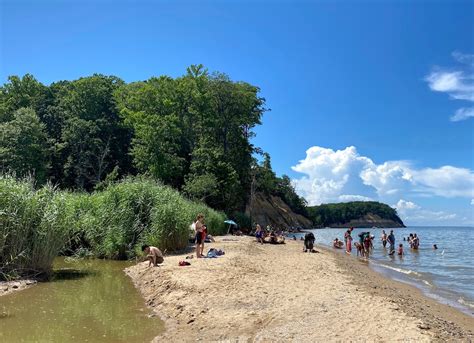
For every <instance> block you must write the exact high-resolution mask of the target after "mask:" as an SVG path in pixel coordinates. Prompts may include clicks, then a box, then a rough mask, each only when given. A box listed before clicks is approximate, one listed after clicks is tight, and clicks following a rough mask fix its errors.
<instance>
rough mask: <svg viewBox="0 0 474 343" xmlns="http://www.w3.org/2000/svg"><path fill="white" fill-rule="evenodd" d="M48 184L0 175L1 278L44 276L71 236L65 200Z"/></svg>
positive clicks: (63, 194) (62, 194) (65, 194)
mask: <svg viewBox="0 0 474 343" xmlns="http://www.w3.org/2000/svg"><path fill="white" fill-rule="evenodd" d="M66 196H67V193H65V192H62V193H60V192H57V191H56V190H55V189H54V188H53V187H52V186H50V185H46V186H44V187H42V188H41V189H40V190H38V191H35V190H34V188H33V183H32V182H31V181H30V180H23V181H17V180H15V179H14V178H13V177H11V176H8V175H0V260H1V261H2V264H1V265H0V278H2V279H8V278H12V277H15V276H17V275H20V274H21V275H30V276H44V277H47V276H48V275H49V273H50V272H51V266H52V262H53V259H54V258H55V257H56V256H57V255H58V253H59V252H60V251H61V248H62V247H63V246H64V245H65V244H66V242H67V241H68V239H69V237H70V229H69V225H68V222H67V221H66V220H64V219H65V218H64V215H63V214H64V213H65V203H66V202H65V201H64V200H65V197H66Z"/></svg>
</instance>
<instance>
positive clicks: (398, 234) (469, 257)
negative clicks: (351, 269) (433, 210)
mask: <svg viewBox="0 0 474 343" xmlns="http://www.w3.org/2000/svg"><path fill="white" fill-rule="evenodd" d="M345 231H346V229H318V230H313V232H314V234H315V236H316V243H319V244H324V245H328V246H332V241H333V239H334V238H336V237H338V238H339V239H340V240H344V232H345ZM363 231H370V232H371V234H373V235H375V239H374V252H373V253H372V255H371V257H370V262H369V265H370V266H371V267H373V268H374V269H376V270H377V271H379V272H382V273H384V274H386V275H388V276H390V277H392V278H394V279H397V280H400V281H404V282H408V283H411V284H414V285H416V286H418V287H419V288H421V289H422V290H423V291H424V292H425V293H426V294H428V295H430V296H432V297H434V298H436V299H437V300H439V301H441V302H443V303H449V304H450V305H452V306H456V307H458V308H460V309H461V310H463V311H464V312H466V313H469V314H471V315H474V247H473V242H474V228H472V227H409V228H403V229H394V234H395V238H396V247H397V248H398V244H399V243H402V244H403V248H404V252H405V255H404V256H402V257H400V256H397V255H395V256H389V255H388V244H387V248H386V249H384V248H383V247H382V243H381V240H380V237H381V234H382V229H354V232H353V234H352V237H353V238H354V242H355V241H357V240H358V237H357V234H358V233H360V232H363ZM385 232H387V234H389V233H390V229H385ZM410 233H416V234H417V235H418V237H419V238H420V247H419V249H418V250H412V249H410V247H409V244H408V242H404V241H403V237H408V235H409V234H410ZM300 236H304V235H301V234H300V235H297V237H298V239H299V237H300ZM433 244H437V245H438V250H433ZM341 253H343V252H342V251H341ZM352 254H353V256H356V251H354V250H353V251H352Z"/></svg>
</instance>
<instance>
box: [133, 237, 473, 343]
mask: <svg viewBox="0 0 474 343" xmlns="http://www.w3.org/2000/svg"><path fill="white" fill-rule="evenodd" d="M223 239H224V238H222V237H220V238H218V242H216V243H213V244H208V245H207V246H206V251H207V249H208V248H210V247H211V246H212V247H216V248H221V249H223V250H225V251H226V255H225V256H224V257H220V258H217V259H199V260H197V259H193V260H190V261H191V263H192V265H191V266H188V267H178V261H179V260H182V259H183V258H184V256H185V255H177V256H170V257H167V258H166V259H165V264H164V265H163V266H161V267H157V268H147V266H146V263H140V264H138V265H137V266H134V267H131V268H129V269H127V273H128V274H129V275H130V276H131V277H132V279H133V280H134V282H135V283H136V285H137V287H138V288H139V289H140V290H141V292H142V293H143V295H144V297H145V299H146V302H147V304H148V305H149V306H150V307H152V308H153V309H154V310H155V311H156V313H157V314H159V315H160V316H161V317H162V318H163V319H164V320H165V323H166V332H165V333H164V334H163V335H161V336H159V337H157V338H156V339H155V341H156V342H161V341H163V340H164V341H172V342H176V341H196V340H202V341H239V342H246V341H257V342H269V341H272V342H275V341H295V342H296V341H297V342H315V341H318V342H328V341H348V340H352V341H361V342H362V341H364V342H365V341H386V342H388V341H390V342H394V341H417V342H420V341H431V340H433V339H436V338H438V339H441V338H442V336H440V333H439V332H441V331H442V330H437V329H435V328H431V327H430V328H429V329H426V326H427V325H426V323H425V321H424V320H423V317H420V316H418V318H415V317H413V316H410V315H408V314H407V313H406V311H404V308H403V306H400V305H399V304H398V303H397V302H396V301H389V299H388V298H387V297H386V296H385V295H384V294H377V292H371V291H370V289H369V287H370V285H362V286H361V285H358V284H357V283H354V277H353V275H350V274H348V273H347V272H345V271H346V270H347V267H345V266H343V265H341V263H338V261H337V260H338V259H341V258H343V259H344V257H338V256H335V255H334V254H333V253H332V252H329V251H326V250H322V251H321V252H320V253H317V254H309V253H306V254H305V253H303V252H302V251H301V247H302V245H301V243H299V242H288V244H286V245H283V246H278V245H264V246H262V245H259V244H257V243H255V242H253V239H252V238H249V237H239V238H232V239H237V241H222V240H223ZM359 272H360V270H359ZM377 275H378V274H377ZM371 276H372V277H376V276H374V275H371ZM379 278H380V279H383V278H382V277H381V276H380V277H379ZM382 281H384V282H392V281H390V280H382ZM373 282H377V280H376V279H374V281H373ZM402 292H403V291H402ZM379 293H380V290H379ZM427 301H428V302H430V301H431V300H430V299H428V300H427ZM431 302H433V303H434V301H431ZM419 318H421V319H419ZM468 320H469V319H468ZM473 323H474V322H473ZM467 324H468V325H469V324H470V323H469V322H467ZM419 326H422V327H425V329H421V328H420V327H419ZM444 329H446V328H444V327H443V330H444ZM446 337H449V336H446ZM451 337H452V336H451ZM457 337H460V336H457ZM461 337H462V336H461ZM467 337H469V336H464V339H467V340H469V338H467ZM470 337H471V338H472V336H470Z"/></svg>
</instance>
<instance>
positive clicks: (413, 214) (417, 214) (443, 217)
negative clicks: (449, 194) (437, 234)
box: [393, 199, 467, 225]
mask: <svg viewBox="0 0 474 343" xmlns="http://www.w3.org/2000/svg"><path fill="white" fill-rule="evenodd" d="M393 207H394V208H396V209H397V212H398V214H399V215H400V217H401V218H402V220H403V221H407V222H410V223H411V225H417V224H426V223H428V222H436V223H440V222H448V224H449V223H450V221H453V220H455V219H458V215H457V214H456V213H447V212H444V211H430V210H427V209H424V208H422V207H421V206H419V205H417V204H415V203H413V202H411V201H406V200H403V199H400V200H399V201H398V202H397V204H396V205H394V206H393ZM466 219H467V218H462V220H466Z"/></svg>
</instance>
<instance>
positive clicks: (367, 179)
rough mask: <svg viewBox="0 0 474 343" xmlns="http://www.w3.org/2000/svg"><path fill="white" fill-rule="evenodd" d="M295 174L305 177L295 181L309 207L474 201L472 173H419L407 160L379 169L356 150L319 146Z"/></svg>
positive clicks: (459, 170) (448, 169)
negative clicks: (370, 202)
mask: <svg viewBox="0 0 474 343" xmlns="http://www.w3.org/2000/svg"><path fill="white" fill-rule="evenodd" d="M292 169H293V170H294V171H296V172H299V173H302V174H304V176H302V177H301V178H297V179H295V180H293V183H294V186H295V188H296V190H297V191H298V192H299V194H300V195H302V196H303V197H305V198H306V200H307V201H308V203H309V204H310V205H318V204H321V203H328V202H339V201H349V200H350V199H355V200H358V199H369V198H371V199H378V200H381V201H390V202H391V201H396V199H397V197H398V199H400V197H401V196H402V195H403V196H407V195H410V196H416V197H421V196H425V197H433V196H439V197H444V198H455V197H466V198H473V197H474V172H473V171H471V170H469V169H466V168H457V167H453V166H442V167H440V168H416V167H414V166H413V165H412V164H411V163H410V162H408V161H387V162H384V163H382V164H375V163H374V162H373V161H372V160H371V159H370V158H368V157H366V156H360V155H359V153H358V152H357V149H356V148H355V147H353V146H351V147H347V148H345V149H343V150H336V151H334V150H332V149H327V148H322V147H318V146H314V147H311V148H310V149H308V150H307V151H306V158H305V159H304V160H301V161H299V162H298V164H297V165H296V166H294V167H292Z"/></svg>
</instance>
